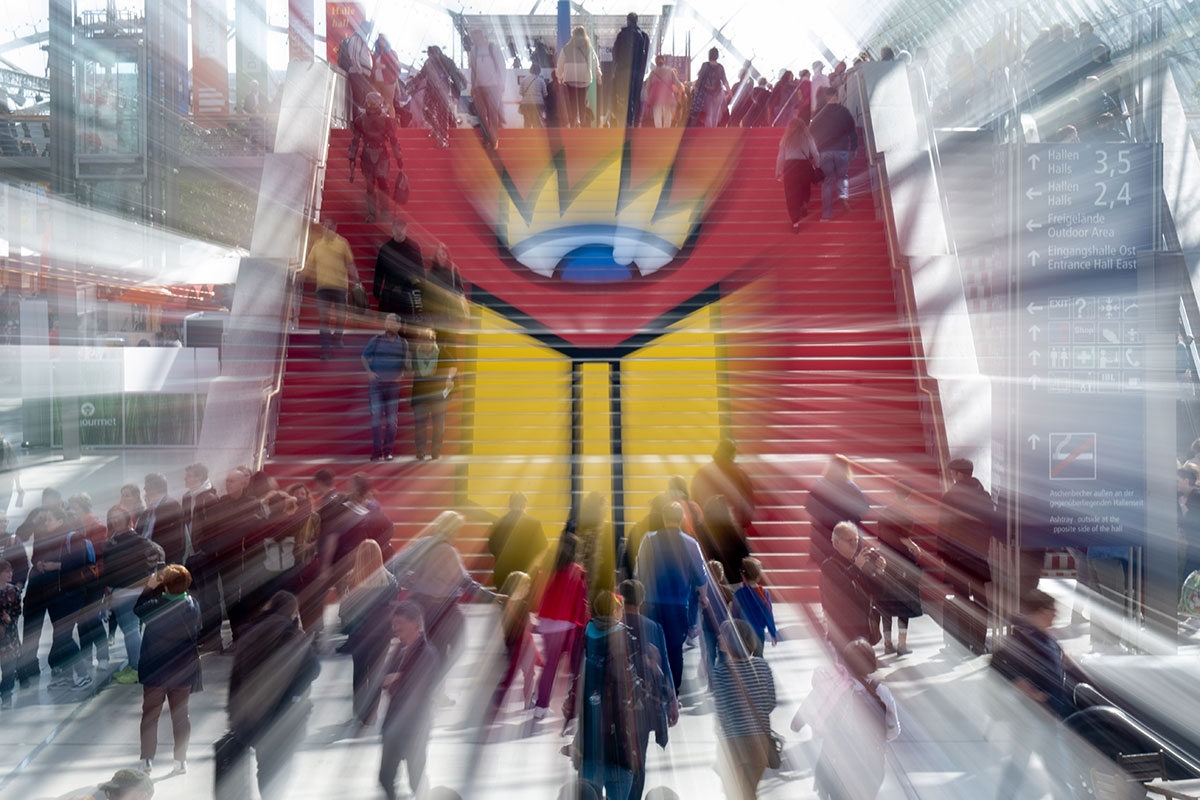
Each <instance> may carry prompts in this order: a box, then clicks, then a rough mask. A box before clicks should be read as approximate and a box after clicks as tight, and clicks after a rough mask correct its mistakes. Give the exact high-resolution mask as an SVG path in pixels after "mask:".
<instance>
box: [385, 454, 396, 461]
mask: <svg viewBox="0 0 1200 800" xmlns="http://www.w3.org/2000/svg"><path fill="white" fill-rule="evenodd" d="M394 458H395V456H393V455H392V454H391V453H384V455H383V460H384V461H391V460H393V459H394Z"/></svg>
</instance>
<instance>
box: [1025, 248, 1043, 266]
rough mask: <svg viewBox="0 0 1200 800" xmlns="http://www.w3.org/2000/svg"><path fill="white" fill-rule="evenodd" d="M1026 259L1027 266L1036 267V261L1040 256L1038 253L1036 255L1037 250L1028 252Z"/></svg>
mask: <svg viewBox="0 0 1200 800" xmlns="http://www.w3.org/2000/svg"><path fill="white" fill-rule="evenodd" d="M1026 257H1027V258H1028V259H1029V266H1031V267H1036V266H1037V262H1038V259H1039V258H1041V257H1042V256H1041V254H1040V253H1038V251H1037V250H1030V251H1029V255H1028V256H1026Z"/></svg>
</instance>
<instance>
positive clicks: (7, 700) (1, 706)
mask: <svg viewBox="0 0 1200 800" xmlns="http://www.w3.org/2000/svg"><path fill="white" fill-rule="evenodd" d="M12 707H13V703H12V697H0V710H4V711H7V710H8V709H10V708H12Z"/></svg>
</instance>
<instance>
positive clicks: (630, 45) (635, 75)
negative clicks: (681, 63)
mask: <svg viewBox="0 0 1200 800" xmlns="http://www.w3.org/2000/svg"><path fill="white" fill-rule="evenodd" d="M649 54H650V36H649V35H648V34H647V33H646V32H645V31H644V30H642V29H641V28H639V27H638V15H637V14H635V13H633V12H632V11H631V12H630V13H629V14H628V15H627V16H626V17H625V27H624V28H622V29H621V30H620V31H618V32H617V38H616V40H615V41H614V42H613V46H612V62H613V124H614V125H617V126H621V125H624V126H625V127H627V128H634V127H637V125H638V124H639V123H640V121H641V118H642V81H643V79H644V78H645V77H646V59H647V57H648V56H649Z"/></svg>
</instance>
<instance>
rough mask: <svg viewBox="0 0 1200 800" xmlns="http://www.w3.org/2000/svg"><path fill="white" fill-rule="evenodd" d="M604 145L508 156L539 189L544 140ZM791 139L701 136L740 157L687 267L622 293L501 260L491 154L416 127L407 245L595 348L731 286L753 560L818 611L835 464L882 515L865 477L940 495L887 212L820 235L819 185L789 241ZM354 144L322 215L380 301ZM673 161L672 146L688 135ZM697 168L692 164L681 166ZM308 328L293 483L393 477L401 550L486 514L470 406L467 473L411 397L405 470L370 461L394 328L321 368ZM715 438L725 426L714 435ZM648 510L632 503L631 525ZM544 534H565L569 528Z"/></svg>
mask: <svg viewBox="0 0 1200 800" xmlns="http://www.w3.org/2000/svg"><path fill="white" fill-rule="evenodd" d="M677 134H678V132H674V133H672V132H669V131H639V132H638V133H637V135H638V137H639V139H638V141H639V142H641V143H643V144H645V143H648V144H645V148H644V151H645V152H649V151H650V150H652V149H653V148H654V147H655V146H656V145H655V142H657V141H659V140H658V139H655V138H654V137H655V136H673V135H677ZM606 135H611V134H610V133H609V132H599V131H555V132H551V133H550V134H549V138H548V135H547V134H546V133H545V132H541V131H523V130H510V131H505V132H504V137H503V139H502V140H501V149H500V152H499V158H500V159H502V160H503V162H504V163H505V164H508V165H510V167H511V169H512V173H513V174H514V176H515V178H516V180H517V182H518V183H520V182H521V181H522V180H523V178H522V175H524V176H525V178H524V179H528V175H529V174H531V173H529V171H528V166H529V164H531V163H534V164H536V162H537V161H538V160H539V159H541V162H542V163H544V162H545V158H546V155H545V153H546V152H547V142H548V141H550V142H551V145H552V147H551V149H553V143H554V142H555V141H558V140H557V139H555V138H554V137H558V136H562V137H564V138H563V140H564V141H568V143H569V144H570V143H571V142H570V141H569V137H579V138H580V139H581V140H583V141H585V142H588V144H589V146H590V145H591V141H590V139H589V137H591V138H593V139H595V140H596V146H597V147H599V146H600V145H602V144H603V141H602V140H603V137H604V136H606ZM779 135H780V132H779V131H778V130H773V129H755V130H744V131H737V130H716V131H707V130H705V131H688V132H687V140H686V143H685V145H684V146H683V147H681V148H680V149H681V151H682V150H687V151H688V153H690V154H691V155H690V156H689V157H696V156H697V154H698V155H703V153H705V152H725V151H728V152H730V153H731V155H730V159H731V160H732V163H731V164H730V165H729V178H728V183H727V184H726V185H725V187H724V190H723V191H722V192H720V194H719V199H717V200H716V202H714V203H713V204H712V205H711V207H710V208H709V209H708V211H707V213H706V215H705V216H704V220H703V223H702V225H701V227H700V231H699V233H698V235H697V236H696V237H695V240H694V241H693V242H692V243H690V244H689V246H688V247H687V248H686V249H685V251H684V253H683V254H682V260H683V264H682V266H676V265H668V266H667V267H665V268H663V269H662V270H660V272H659V273H656V274H655V275H653V276H650V277H648V278H642V279H639V280H638V281H636V282H635V281H629V282H626V285H623V286H622V285H618V286H616V287H613V286H611V285H609V286H597V285H579V284H568V283H563V282H553V281H550V280H549V279H543V278H540V277H539V276H536V275H533V274H532V273H528V272H527V271H523V269H522V268H520V267H519V266H514V265H512V264H511V263H509V262H507V261H505V260H504V258H503V256H499V255H498V253H499V252H500V251H501V248H500V247H499V246H498V243H497V240H496V235H495V233H494V232H493V231H492V229H491V228H490V226H489V225H488V224H486V223H485V222H483V221H481V220H480V218H479V214H478V212H477V207H478V204H479V197H478V196H476V197H475V205H472V201H471V198H470V197H469V195H470V193H471V189H469V188H465V184H464V182H463V172H464V169H469V170H476V169H483V168H487V166H488V164H489V163H491V164H493V165H494V164H495V160H494V158H495V157H494V156H488V155H486V154H482V151H479V150H478V149H477V148H478V145H477V140H476V133H475V132H474V131H467V130H459V131H455V132H453V137H452V143H451V146H450V148H449V149H447V150H439V149H437V148H435V147H434V146H433V143H432V142H431V141H429V140H428V139H427V138H426V137H425V136H424V132H422V131H416V130H406V131H403V132H402V134H401V136H402V146H403V149H404V156H405V170H406V172H407V174H408V176H409V180H410V185H411V187H412V200H411V202H410V203H409V205H408V206H406V207H405V208H404V209H403V214H404V216H405V217H406V218H408V220H409V235H410V236H412V237H414V238H415V239H416V240H417V241H418V242H420V243H421V245H422V249H423V251H425V252H426V257H427V258H428V257H429V256H431V255H432V250H433V243H434V242H436V241H443V242H446V243H447V244H449V245H450V247H451V250H452V252H453V256H454V260H455V262H456V263H457V265H458V266H459V268H460V269H461V271H462V273H463V275H464V278H465V279H466V281H467V282H468V284H471V285H473V286H474V287H475V290H474V291H475V294H476V298H477V299H480V298H483V299H486V300H487V301H488V302H492V301H494V300H495V299H497V298H498V299H499V300H500V301H501V304H502V305H503V307H504V310H506V311H507V312H508V313H510V314H512V313H515V314H516V316H517V318H519V319H520V321H522V322H523V323H525V324H526V327H527V328H529V329H530V330H531V331H533V332H539V333H540V332H546V331H550V332H562V331H566V332H568V333H565V334H564V336H565V338H567V339H568V340H569V341H571V342H573V343H575V344H579V345H582V346H590V347H605V346H611V345H613V344H616V343H618V342H620V341H622V340H623V339H624V338H626V336H628V334H629V332H631V331H634V330H639V329H643V328H644V327H645V326H646V325H647V324H650V323H651V322H652V320H653V319H654V318H655V317H656V316H658V315H660V314H662V313H663V311H664V310H665V311H669V310H670V309H671V308H675V307H679V306H684V307H694V306H695V304H696V301H695V298H696V297H697V296H698V295H700V294H701V293H702V292H706V291H709V290H712V289H714V288H715V289H716V291H717V292H719V295H720V297H721V298H722V303H721V306H720V331H721V335H722V336H723V340H724V342H723V343H724V351H725V354H726V368H727V370H728V382H727V383H728V385H727V387H726V390H727V391H726V395H727V397H728V408H729V419H730V423H731V428H732V433H733V435H734V437H735V438H736V439H737V441H738V446H739V451H740V456H739V461H740V463H741V464H742V465H743V466H744V468H745V469H746V470H747V471H748V472H749V473H750V474H751V476H752V477H753V479H754V481H755V483H756V486H757V492H758V503H759V519H758V520H756V523H755V536H756V538H755V540H754V541H753V542H752V549H753V550H754V551H756V553H759V554H761V555H762V557H763V561H764V566H765V567H766V570H767V572H768V575H769V578H770V581H771V583H772V584H773V586H774V587H775V592H776V594H777V596H779V597H781V598H782V599H783V600H787V601H813V600H815V599H816V592H815V586H816V572H815V569H814V567H813V565H810V564H809V563H808V559H807V524H808V523H807V519H806V516H805V512H804V510H803V503H804V501H805V499H806V496H807V491H806V490H807V486H808V485H809V483H810V482H811V481H812V480H814V479H815V478H816V477H818V476H819V475H820V473H821V470H822V469H823V467H824V465H825V462H826V460H827V458H828V456H829V455H831V454H833V453H842V454H845V455H846V456H848V457H850V458H851V459H852V460H854V461H855V462H858V463H860V464H862V465H863V466H864V469H863V470H860V480H859V484H860V486H862V487H863V488H864V490H866V491H867V492H868V494H869V495H872V496H873V497H872V502H873V504H879V503H882V502H885V500H884V498H882V497H881V496H880V492H881V491H882V490H883V489H884V488H886V485H887V481H886V480H885V479H883V478H882V477H873V476H871V475H869V474H866V473H868V472H872V471H873V472H877V473H879V475H883V476H890V477H895V478H903V479H906V480H909V481H910V482H914V483H915V484H916V485H917V486H918V488H921V489H928V490H930V491H936V465H935V464H934V463H933V462H932V460H931V459H930V458H929V457H928V456H927V455H926V446H925V440H926V431H925V430H924V428H923V425H922V420H921V414H920V409H919V393H918V368H919V363H918V354H916V353H915V352H914V344H913V342H912V339H911V336H910V331H909V326H908V323H907V320H906V319H905V318H904V313H903V311H902V309H900V308H898V306H897V300H896V292H895V290H894V289H893V274H892V270H891V269H890V265H889V260H888V251H887V243H886V234H885V230H884V226H883V223H882V222H880V221H878V220H877V219H876V215H875V209H874V202H873V200H872V197H871V195H870V194H869V192H868V191H866V190H863V191H856V192H855V193H854V197H853V204H852V207H851V209H850V211H848V212H846V211H842V210H841V208H840V207H839V208H838V209H837V211H836V215H835V219H834V220H833V221H831V222H827V223H823V222H818V218H819V216H820V198H819V188H820V187H814V189H817V190H818V191H817V193H816V194H815V196H814V198H813V204H812V206H811V207H810V215H809V218H808V221H806V222H805V224H804V226H803V227H802V229H801V231H800V232H799V233H798V234H794V233H792V231H791V226H790V224H789V223H788V220H787V216H786V211H785V209H784V203H783V197H782V189H781V188H780V185H779V184H778V183H777V182H776V181H775V180H774V166H775V155H776V151H777V147H778V141H779ZM739 137H740V139H739ZM348 140H349V136H348V134H347V133H346V132H343V131H335V132H334V133H333V139H332V142H331V147H330V153H331V155H330V163H329V168H328V172H327V175H326V183H325V192H324V198H323V211H322V213H323V214H330V215H333V216H334V217H335V218H337V219H338V222H339V233H340V234H342V235H343V236H345V237H346V238H347V239H348V240H349V242H350V244H351V247H352V248H353V250H354V253H355V257H356V262H357V265H358V269H359V272H360V275H361V277H362V279H363V281H364V283H365V284H366V285H367V286H368V287H369V286H370V281H371V274H372V267H373V265H374V261H375V254H376V252H377V250H378V247H379V245H380V244H381V243H382V242H383V241H385V240H386V238H387V237H388V235H389V233H388V223H387V221H386V220H382V221H380V222H376V223H371V224H368V223H366V222H364V221H363V219H364V213H365V206H364V203H363V195H362V189H361V183H360V182H356V183H354V184H353V185H352V184H350V183H349V180H348V178H349V176H348V173H347V166H348V165H347V162H346V158H345V153H346V152H347V145H348ZM664 141H665V140H664ZM731 141H733V142H735V145H733V146H731V145H730V142H731ZM574 144H575V145H576V146H578V144H579V142H578V141H577V142H575V143H574ZM662 146H663V147H664V148H673V147H674V146H675V145H674V140H671V142H669V143H667V144H664V145H662ZM489 159H492V160H491V161H490V162H489ZM455 161H457V162H458V172H457V173H456V171H455ZM684 161H686V159H685V158H684V157H682V156H681V157H680V163H683V162H684ZM464 164H467V165H469V168H464V166H463V165H464ZM481 165H482V166H481ZM865 168H866V164H865V161H864V159H862V158H861V157H860V158H858V159H856V160H855V161H854V162H853V163H852V165H851V175H852V185H854V186H858V185H865V184H866V181H865ZM522 169H525V171H524V172H522ZM678 182H680V183H682V182H683V179H682V178H679V179H678ZM476 195H478V191H476ZM481 290H482V292H481ZM672 293H674V294H672ZM689 304H690V305H689ZM300 321H301V324H300V328H301V330H300V331H299V332H296V333H293V334H292V335H291V337H290V344H289V350H288V363H287V367H286V373H285V379H284V385H283V395H282V398H281V404H280V414H279V427H278V435H277V445H276V451H275V455H274V457H273V458H272V459H271V460H270V462H269V464H268V469H269V470H270V471H271V472H272V473H273V474H275V475H276V476H278V477H279V479H280V480H281V482H283V481H284V480H290V479H293V478H295V479H309V478H311V476H312V474H313V473H314V472H315V471H316V470H317V469H318V468H320V467H321V466H329V467H330V468H332V469H333V470H334V471H335V473H337V474H339V475H341V476H343V477H348V476H349V475H350V474H351V473H353V472H355V471H359V470H361V471H365V472H368V473H369V474H372V475H374V476H376V477H377V478H378V480H379V489H380V492H379V494H380V498H381V500H382V502H383V503H384V506H385V507H386V508H387V510H388V511H389V513H390V514H391V515H392V517H393V519H395V520H397V522H398V526H397V536H398V538H401V539H404V538H408V537H409V536H411V535H412V533H414V532H415V531H416V530H418V529H419V528H420V526H422V525H423V524H425V523H426V522H428V521H429V520H430V519H432V518H433V516H435V515H436V514H437V512H438V511H440V510H442V509H444V508H451V507H457V506H461V505H463V503H464V501H467V500H469V498H463V497H459V496H457V495H456V491H455V487H456V475H455V470H456V467H455V462H456V461H457V462H460V463H461V460H462V459H461V458H457V459H456V458H454V457H453V456H455V455H459V454H462V453H465V452H469V442H468V441H467V440H468V439H469V437H470V427H469V425H467V424H466V422H467V417H466V416H465V415H464V413H463V409H462V407H461V400H460V399H455V400H454V402H452V407H451V412H450V415H449V417H448V420H447V435H446V440H447V444H446V448H445V450H444V453H445V454H446V455H447V456H451V458H449V459H443V460H441V461H438V462H429V461H425V462H422V463H416V462H413V461H412V460H411V455H410V454H411V452H412V446H411V444H410V443H409V437H410V431H411V423H410V421H409V419H408V417H407V414H406V412H407V403H406V401H403V400H402V402H401V419H400V437H399V438H400V441H399V442H398V444H399V445H401V447H400V448H399V452H400V453H401V455H398V457H397V460H396V461H395V462H391V463H369V462H368V461H367V457H368V455H369V454H370V432H369V427H368V413H367V397H366V381H365V378H364V375H363V373H362V368H361V365H360V363H359V362H358V354H359V353H360V352H361V350H362V347H363V346H365V344H366V341H367V338H368V337H369V336H370V335H371V333H373V332H374V330H375V329H376V327H377V323H376V322H375V321H374V319H373V318H372V317H368V318H365V319H361V320H358V321H355V322H352V326H353V327H354V328H355V329H357V330H358V331H359V332H354V331H352V332H349V333H347V335H346V347H345V348H344V349H343V350H342V351H341V352H340V353H338V354H337V355H336V356H335V358H334V359H332V360H330V361H327V362H321V361H320V360H319V359H318V355H319V349H318V347H317V342H316V331H315V328H316V317H315V311H314V309H313V308H312V304H311V300H310V298H309V296H308V294H306V302H305V306H304V309H303V311H302V313H301V316H300ZM467 379H468V380H469V376H467ZM456 394H457V393H456ZM457 396H458V397H461V395H460V394H458V395H457ZM716 435H717V432H715V431H714V439H715V438H716ZM514 468H515V469H516V468H517V467H514ZM642 513H643V511H642V509H641V508H630V509H628V510H627V513H626V520H627V521H630V522H632V521H633V520H636V519H638V518H640V516H641V515H642ZM546 522H547V524H548V525H549V527H550V528H551V529H553V528H554V527H555V526H556V524H557V523H556V521H552V520H546ZM483 530H484V528H483V526H482V524H478V525H476V526H475V529H474V533H475V536H474V537H472V536H471V535H470V534H468V535H467V537H466V540H465V541H464V542H462V543H463V544H464V545H465V548H466V549H467V550H469V551H471V552H473V553H478V552H481V551H483V550H484V548H483V546H482V541H481V540H480V539H479V535H481V534H482V531H483ZM468 566H469V567H470V568H472V569H473V570H475V571H476V572H478V573H479V574H480V575H485V574H487V573H488V572H489V571H490V566H491V565H490V558H488V557H487V556H486V555H472V556H469V562H468Z"/></svg>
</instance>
